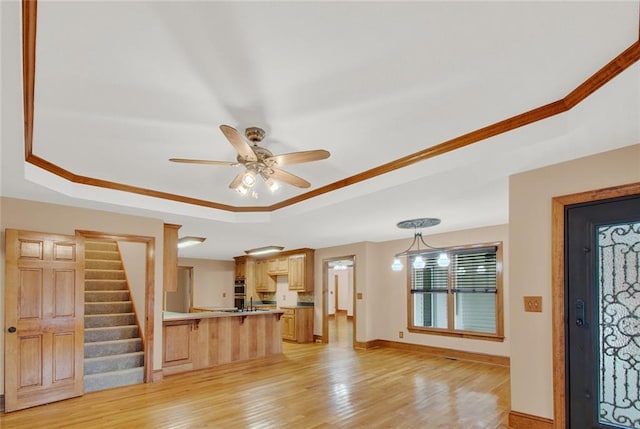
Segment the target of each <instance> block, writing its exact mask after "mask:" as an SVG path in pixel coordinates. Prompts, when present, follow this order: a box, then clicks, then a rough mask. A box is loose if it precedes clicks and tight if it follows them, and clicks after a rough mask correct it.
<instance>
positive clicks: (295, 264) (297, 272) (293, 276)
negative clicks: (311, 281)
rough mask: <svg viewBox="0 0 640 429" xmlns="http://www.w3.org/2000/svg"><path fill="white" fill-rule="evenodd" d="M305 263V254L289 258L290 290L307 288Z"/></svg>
mask: <svg viewBox="0 0 640 429" xmlns="http://www.w3.org/2000/svg"><path fill="white" fill-rule="evenodd" d="M304 264H305V257H304V255H302V256H292V257H290V258H289V290H298V291H301V290H305V282H304V280H305V270H304Z"/></svg>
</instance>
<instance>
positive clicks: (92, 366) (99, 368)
mask: <svg viewBox="0 0 640 429" xmlns="http://www.w3.org/2000/svg"><path fill="white" fill-rule="evenodd" d="M139 366H144V352H133V353H124V354H119V355H108V356H98V357H92V358H85V359H84V374H85V375H91V374H100V373H103V372H112V371H119V370H122V369H130V368H137V367H139Z"/></svg>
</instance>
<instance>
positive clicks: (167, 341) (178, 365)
mask: <svg viewBox="0 0 640 429" xmlns="http://www.w3.org/2000/svg"><path fill="white" fill-rule="evenodd" d="M193 325H194V320H177V321H172V322H165V323H164V324H163V326H162V331H163V332H162V337H163V341H162V344H163V350H162V367H163V368H170V369H169V370H168V371H169V372H171V371H176V372H182V371H190V370H192V369H193V362H192V352H193V350H192V348H191V345H192V344H191V343H192V341H191V340H192V338H191V332H192V331H193Z"/></svg>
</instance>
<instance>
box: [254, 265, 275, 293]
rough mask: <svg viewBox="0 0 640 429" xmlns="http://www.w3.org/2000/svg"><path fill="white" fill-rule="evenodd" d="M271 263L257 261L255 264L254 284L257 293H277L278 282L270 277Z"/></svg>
mask: <svg viewBox="0 0 640 429" xmlns="http://www.w3.org/2000/svg"><path fill="white" fill-rule="evenodd" d="M268 271H269V261H267V260H266V259H261V260H256V261H255V264H254V271H253V272H254V282H255V290H256V292H275V291H276V280H275V279H274V278H273V277H271V276H270V275H269V272H268Z"/></svg>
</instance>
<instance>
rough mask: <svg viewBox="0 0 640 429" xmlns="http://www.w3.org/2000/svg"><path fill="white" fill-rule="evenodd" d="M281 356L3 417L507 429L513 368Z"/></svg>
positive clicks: (316, 351) (292, 351)
mask: <svg viewBox="0 0 640 429" xmlns="http://www.w3.org/2000/svg"><path fill="white" fill-rule="evenodd" d="M283 351H284V353H283V354H282V355H278V356H272V357H268V358H264V359H256V360H253V361H248V362H241V363H233V364H228V365H222V366H220V367H216V368H213V369H208V370H203V371H195V372H191V373H186V374H180V375H175V376H167V377H165V378H164V379H163V380H162V381H160V382H157V383H154V384H142V385H133V386H128V387H123V388H118V389H114V390H106V391H102V392H95V393H90V394H87V395H85V396H82V397H78V398H73V399H69V400H66V401H62V402H57V403H52V404H48V405H43V406H40V407H35V408H31V409H27V410H22V411H17V412H14V413H10V414H4V415H1V416H0V427H10V428H12V429H27V428H29V429H31V428H34V427H42V425H43V424H45V422H46V427H47V428H65V429H74V428H82V429H85V428H87V427H91V428H131V427H135V428H139V429H142V428H154V429H160V428H166V429H180V428H218V427H224V428H252V429H253V428H283V427H286V428H294V429H297V428H315V429H323V428H343V427H349V428H353V427H371V428H447V429H454V428H460V429H463V428H464V429H471V428H506V427H507V425H506V422H507V414H508V411H509V369H508V368H504V367H500V366H495V365H485V364H481V363H473V362H462V361H455V360H446V359H442V358H438V357H433V356H428V355H425V354H420V353H416V352H411V351H404V350H397V349H385V348H379V349H369V350H352V349H350V348H348V347H345V346H344V343H341V342H336V343H330V344H326V345H325V344H295V343H285V344H284V345H283Z"/></svg>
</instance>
